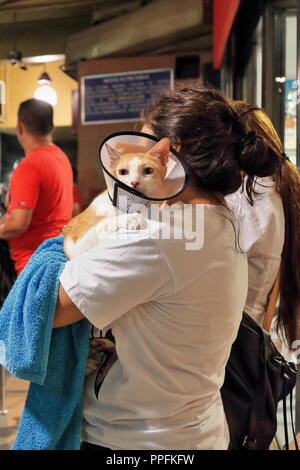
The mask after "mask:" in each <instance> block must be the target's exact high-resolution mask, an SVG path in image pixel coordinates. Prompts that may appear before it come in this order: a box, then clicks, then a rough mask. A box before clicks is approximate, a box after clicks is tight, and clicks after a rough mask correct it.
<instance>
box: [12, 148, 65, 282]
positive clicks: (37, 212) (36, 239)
mask: <svg viewBox="0 0 300 470" xmlns="http://www.w3.org/2000/svg"><path fill="white" fill-rule="evenodd" d="M20 208H24V209H33V213H32V219H31V222H30V225H29V227H28V229H27V230H26V231H25V232H24V233H22V235H20V236H19V237H17V238H14V239H13V240H9V245H10V249H11V256H12V259H13V260H14V261H15V264H16V270H17V273H18V274H20V272H21V271H22V269H23V268H24V267H25V265H26V263H27V261H28V260H29V258H30V256H31V255H32V253H33V252H34V251H35V250H36V249H37V247H38V246H39V245H40V244H41V243H42V242H43V241H45V240H46V239H48V238H51V237H56V236H58V235H60V231H61V229H62V228H63V226H64V225H65V224H66V223H68V221H69V220H70V219H71V217H72V208H73V174H72V168H71V164H70V162H69V160H68V157H67V156H66V155H65V154H64V153H63V152H62V151H61V150H60V149H59V148H58V147H57V146H56V145H47V146H44V147H39V148H37V149H34V150H32V151H31V152H30V153H29V154H28V155H27V156H26V157H25V158H24V159H23V160H22V161H21V163H20V164H19V165H18V166H17V168H16V169H15V171H14V172H13V174H12V177H11V183H10V203H9V206H8V211H7V212H8V214H9V213H10V211H11V210H12V209H20Z"/></svg>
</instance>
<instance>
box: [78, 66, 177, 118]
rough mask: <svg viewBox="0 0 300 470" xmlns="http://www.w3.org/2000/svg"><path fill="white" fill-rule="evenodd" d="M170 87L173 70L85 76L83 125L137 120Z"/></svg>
mask: <svg viewBox="0 0 300 470" xmlns="http://www.w3.org/2000/svg"><path fill="white" fill-rule="evenodd" d="M170 87H173V70H172V69H160V70H143V71H137V72H126V73H114V74H105V75H90V76H87V77H82V81H81V100H82V101H81V115H82V116H81V118H82V123H83V124H104V123H111V122H123V121H136V120H137V119H138V118H139V115H140V111H141V110H142V108H143V107H145V106H146V105H147V103H148V102H149V101H150V100H151V99H152V98H153V96H155V95H157V94H158V93H159V92H160V91H161V90H162V89H164V88H170Z"/></svg>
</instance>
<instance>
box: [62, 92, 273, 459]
mask: <svg viewBox="0 0 300 470" xmlns="http://www.w3.org/2000/svg"><path fill="white" fill-rule="evenodd" d="M144 121H145V124H146V127H145V128H144V129H143V130H144V131H145V132H147V131H149V132H150V133H152V134H154V135H155V136H156V137H157V138H159V139H163V138H166V137H167V138H169V139H170V141H171V144H172V145H173V147H174V148H177V149H178V150H179V151H180V154H181V156H182V158H184V160H185V162H186V164H187V166H188V168H189V172H190V179H189V184H188V186H187V188H186V189H185V190H184V192H183V193H182V194H181V195H180V196H178V198H176V199H174V200H172V201H171V204H172V206H171V207H172V209H173V210H174V211H175V212H174V213H182V211H183V208H184V207H185V205H192V206H193V207H197V208H200V209H201V210H202V211H203V218H202V219H201V221H202V222H201V224H202V226H201V227H199V230H203V234H204V243H203V246H202V247H201V249H197V250H193V251H191V250H189V249H187V245H186V242H187V239H185V236H184V234H183V235H182V237H181V238H176V237H174V238H171V237H170V238H169V239H166V238H165V237H161V236H159V235H160V234H161V232H162V231H163V228H164V227H163V226H162V223H160V222H159V223H157V227H156V233H155V234H154V235H155V236H153V231H152V232H151V230H150V229H149V224H148V221H147V220H145V222H146V226H145V227H144V228H141V229H140V230H129V229H128V230H127V233H126V238H124V230H125V229H123V230H122V233H120V234H119V233H118V232H117V233H115V234H114V236H113V237H112V236H108V237H107V238H105V239H104V240H101V242H99V246H96V247H95V248H91V249H90V250H89V251H88V252H86V253H83V254H81V255H78V256H76V257H75V258H73V259H72V260H71V261H69V262H68V263H67V265H66V267H65V269H64V271H63V273H62V275H61V277H60V282H61V286H60V290H59V295H58V300H57V307H56V314H55V320H54V327H60V326H65V325H68V324H70V323H73V322H75V321H78V320H80V319H82V318H83V317H86V318H88V319H89V321H90V322H91V323H92V324H93V325H94V326H95V327H96V328H98V329H100V330H102V334H103V335H105V336H106V334H105V333H106V332H107V333H108V335H107V337H110V338H112V336H113V337H114V341H115V344H116V353H117V356H116V357H115V360H114V362H113V364H112V365H111V368H110V369H109V371H108V372H107V373H106V376H105V379H104V380H103V382H102V383H101V384H100V388H99V384H98V383H96V380H97V372H96V373H95V374H94V375H92V376H90V377H89V378H88V380H87V382H86V388H85V404H84V419H83V423H82V439H83V441H84V442H83V448H84V449H99V450H100V449H101V448H109V449H208V450H213V449H227V448H228V444H229V433H228V426H227V422H226V418H225V414H224V410H223V405H222V400H221V395H220V388H221V387H222V384H223V380H224V374H225V365H226V363H227V360H228V357H229V353H230V349H231V345H232V343H233V342H234V340H235V337H236V335H237V331H238V327H239V324H240V321H241V318H242V311H243V307H244V304H245V300H246V295H247V259H246V255H245V254H244V253H243V252H242V251H241V250H240V248H239V245H238V240H237V232H236V230H235V227H234V223H233V221H232V219H231V216H230V213H229V212H228V210H227V208H226V204H225V201H224V196H225V195H226V194H229V193H232V192H234V191H237V189H238V188H239V187H240V185H241V182H242V176H241V172H242V171H244V172H246V173H247V172H249V174H251V175H253V176H255V175H258V176H266V175H271V174H273V173H274V171H275V169H276V159H275V158H270V157H271V154H272V150H271V149H269V148H267V146H265V145H264V143H263V141H262V140H261V139H260V138H256V139H255V141H254V139H253V136H252V135H249V134H247V133H246V131H245V129H244V127H243V124H242V122H241V120H240V118H239V116H238V114H237V113H236V112H235V110H234V109H233V107H232V106H231V105H230V104H229V103H228V101H227V100H226V99H225V98H224V97H223V95H222V94H221V93H219V92H218V91H216V90H210V89H203V90H199V91H198V92H197V94H195V93H190V92H189V91H188V90H185V91H184V90H182V91H180V92H173V91H170V92H166V93H164V94H163V95H161V96H160V97H158V99H157V101H156V102H155V103H154V104H153V105H152V106H151V107H150V108H149V109H148V110H147V111H146V112H145V114H144ZM249 190H250V192H251V187H250V189H249ZM178 201H181V204H175V205H173V203H176V202H178ZM176 211H177V212H176ZM174 219H176V217H173V218H170V219H169V222H168V223H169V224H170V225H172V223H173V222H174Z"/></svg>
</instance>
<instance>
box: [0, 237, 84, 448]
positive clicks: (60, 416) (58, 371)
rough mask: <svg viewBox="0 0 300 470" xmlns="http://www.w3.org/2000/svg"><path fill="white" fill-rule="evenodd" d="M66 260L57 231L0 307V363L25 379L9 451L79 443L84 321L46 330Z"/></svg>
mask: <svg viewBox="0 0 300 470" xmlns="http://www.w3.org/2000/svg"><path fill="white" fill-rule="evenodd" d="M66 261H67V259H66V257H65V254H64V251H63V237H62V236H61V237H57V238H52V239H50V240H47V241H46V242H44V243H43V244H42V245H41V246H40V247H39V248H38V249H37V250H36V252H35V253H34V254H33V256H32V257H31V259H30V261H29V263H28V264H27V266H26V267H25V269H24V270H23V271H22V273H21V275H20V276H19V277H18V279H17V280H16V282H15V284H14V286H13V288H12V290H11V292H10V293H9V295H8V297H7V299H6V301H5V303H4V305H3V307H2V310H1V311H0V363H1V364H2V365H3V366H4V367H5V368H6V369H7V370H8V371H9V372H11V373H12V374H13V375H14V376H15V377H18V378H20V379H25V380H29V381H30V387H29V391H28V395H27V399H26V403H25V408H24V411H23V413H22V417H21V421H20V425H19V428H18V432H17V437H16V440H15V442H14V445H13V449H15V450H19V449H20V450H76V449H79V447H80V427H81V420H82V410H83V384H84V372H85V366H86V361H87V354H88V338H89V322H88V321H87V320H86V319H83V320H81V321H79V322H76V323H73V324H71V325H68V326H65V327H62V328H55V329H52V324H53V319H54V312H55V305H56V299H57V292H58V287H59V276H60V273H61V272H62V270H63V268H64V265H65V263H66Z"/></svg>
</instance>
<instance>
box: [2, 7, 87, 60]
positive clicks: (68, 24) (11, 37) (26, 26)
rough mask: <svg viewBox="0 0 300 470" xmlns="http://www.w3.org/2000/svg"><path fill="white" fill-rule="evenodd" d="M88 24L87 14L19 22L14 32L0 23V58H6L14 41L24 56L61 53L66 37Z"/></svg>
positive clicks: (8, 26) (7, 25)
mask: <svg viewBox="0 0 300 470" xmlns="http://www.w3.org/2000/svg"><path fill="white" fill-rule="evenodd" d="M89 24H90V17H89V16H88V17H83V16H81V17H75V18H65V19H57V20H54V21H38V22H30V23H20V24H18V26H17V28H16V34H15V33H14V31H13V28H12V27H11V25H10V24H4V25H1V26H0V37H1V41H0V60H2V59H6V57H7V53H8V52H9V51H10V50H11V49H12V47H13V45H14V42H15V41H16V47H17V49H19V50H20V51H21V52H22V54H23V56H24V57H32V56H39V55H48V54H62V53H64V50H65V45H66V42H67V39H68V37H69V36H70V35H71V34H74V33H75V32H76V31H79V30H80V29H84V28H87V27H88V25H89Z"/></svg>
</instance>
